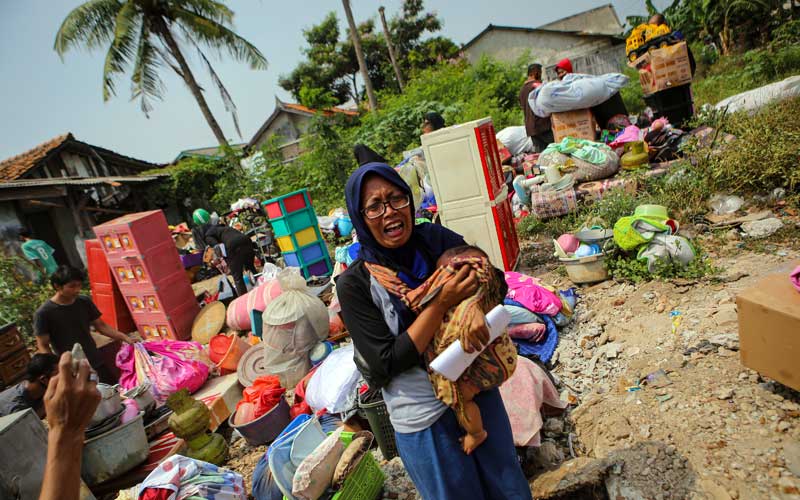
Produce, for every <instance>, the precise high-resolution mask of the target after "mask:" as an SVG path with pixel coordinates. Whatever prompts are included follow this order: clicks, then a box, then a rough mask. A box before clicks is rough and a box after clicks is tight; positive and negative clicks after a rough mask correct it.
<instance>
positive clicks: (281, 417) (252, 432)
mask: <svg viewBox="0 0 800 500" xmlns="http://www.w3.org/2000/svg"><path fill="white" fill-rule="evenodd" d="M235 418H236V412H235V411H234V412H233V413H232V414H231V416H230V417H228V425H230V426H231V428H233V429H236V430H237V431H239V434H241V435H242V437H244V439H245V441H247V444H249V445H250V446H259V445H262V444H265V443H270V442H272V441H274V440H275V438H276V437H278V434H280V433H281V431H282V430H283V429H284V428H285V427H286V425H287V424H288V423H289V403H287V402H286V399H285V398H281V400H280V402H279V403H278V404H277V405H275V407H274V408H273V409H271V410H270V411H268V412H267V413H265V414H263V415H261V416H260V417H258V418H257V419H255V420H252V421H250V422H247V423H246V424H241V425H235V424H234V423H233V422H234V420H235Z"/></svg>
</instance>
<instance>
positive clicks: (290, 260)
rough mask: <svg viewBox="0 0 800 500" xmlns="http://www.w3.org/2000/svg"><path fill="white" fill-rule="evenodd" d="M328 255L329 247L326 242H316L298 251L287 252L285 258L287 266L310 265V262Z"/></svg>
mask: <svg viewBox="0 0 800 500" xmlns="http://www.w3.org/2000/svg"><path fill="white" fill-rule="evenodd" d="M327 255H328V247H326V246H325V243H324V242H321V241H320V242H315V243H313V244H311V245H307V246H305V247H303V248H301V249H300V250H299V251H297V252H285V253H284V254H283V260H284V261H285V262H286V265H287V266H292V267H303V266H306V265H308V263H309V262H314V261H317V260H319V259H321V258H322V257H324V256H327Z"/></svg>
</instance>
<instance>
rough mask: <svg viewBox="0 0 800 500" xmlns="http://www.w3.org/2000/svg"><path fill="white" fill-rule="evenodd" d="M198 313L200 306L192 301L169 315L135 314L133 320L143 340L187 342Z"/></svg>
mask: <svg viewBox="0 0 800 500" xmlns="http://www.w3.org/2000/svg"><path fill="white" fill-rule="evenodd" d="M199 311H200V306H198V305H197V302H195V301H194V300H193V301H192V302H187V303H186V304H184V305H182V306H180V307H178V308H175V309H174V310H173V311H171V312H170V314H164V313H142V314H135V315H134V320H135V321H136V326H137V329H138V330H139V333H141V334H142V336H143V337H144V338H145V339H152V340H163V339H167V340H189V339H190V338H191V336H192V322H193V321H194V318H195V316H197V313H198V312H199Z"/></svg>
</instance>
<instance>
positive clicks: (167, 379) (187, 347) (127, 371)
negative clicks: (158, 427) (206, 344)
mask: <svg viewBox="0 0 800 500" xmlns="http://www.w3.org/2000/svg"><path fill="white" fill-rule="evenodd" d="M116 363H117V366H118V367H119V369H120V372H121V374H120V379H119V383H120V385H121V386H122V387H124V388H125V389H133V388H134V387H136V386H137V385H140V384H143V383H145V382H149V383H150V384H151V387H152V391H153V396H154V397H155V399H156V401H158V402H159V403H163V402H165V401H166V400H167V398H168V397H169V396H170V395H171V394H173V393H175V392H178V391H179V390H181V389H188V391H189V392H190V393H193V392H195V391H197V390H198V389H200V388H201V387H202V386H203V384H205V382H206V379H207V378H208V372H209V364H210V361H208V360H207V358H206V355H205V353H204V352H203V346H202V345H200V344H199V343H197V342H184V341H173V340H151V341H148V342H139V343H137V344H134V345H130V344H125V345H123V346H122V347H120V350H119V352H118V353H117V359H116Z"/></svg>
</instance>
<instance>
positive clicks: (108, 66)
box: [103, 2, 141, 101]
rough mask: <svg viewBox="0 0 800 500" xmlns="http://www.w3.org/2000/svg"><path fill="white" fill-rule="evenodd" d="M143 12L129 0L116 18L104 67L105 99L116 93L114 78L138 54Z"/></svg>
mask: <svg viewBox="0 0 800 500" xmlns="http://www.w3.org/2000/svg"><path fill="white" fill-rule="evenodd" d="M140 18H141V13H140V12H139V10H138V9H137V8H136V5H135V4H134V3H133V2H127V3H125V5H123V6H122V8H121V9H120V10H119V12H118V13H117V17H116V18H115V19H114V40H113V41H112V42H111V46H110V47H109V48H108V53H106V61H105V65H104V67H103V100H105V101H107V100H108V99H109V98H110V97H111V96H112V95H116V90H115V88H114V78H115V77H116V75H118V74H119V73H123V72H124V71H125V68H126V67H127V66H128V64H130V62H131V60H132V59H133V58H134V56H135V54H136V45H137V44H136V35H137V34H138V33H139V30H138V27H139V24H140Z"/></svg>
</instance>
